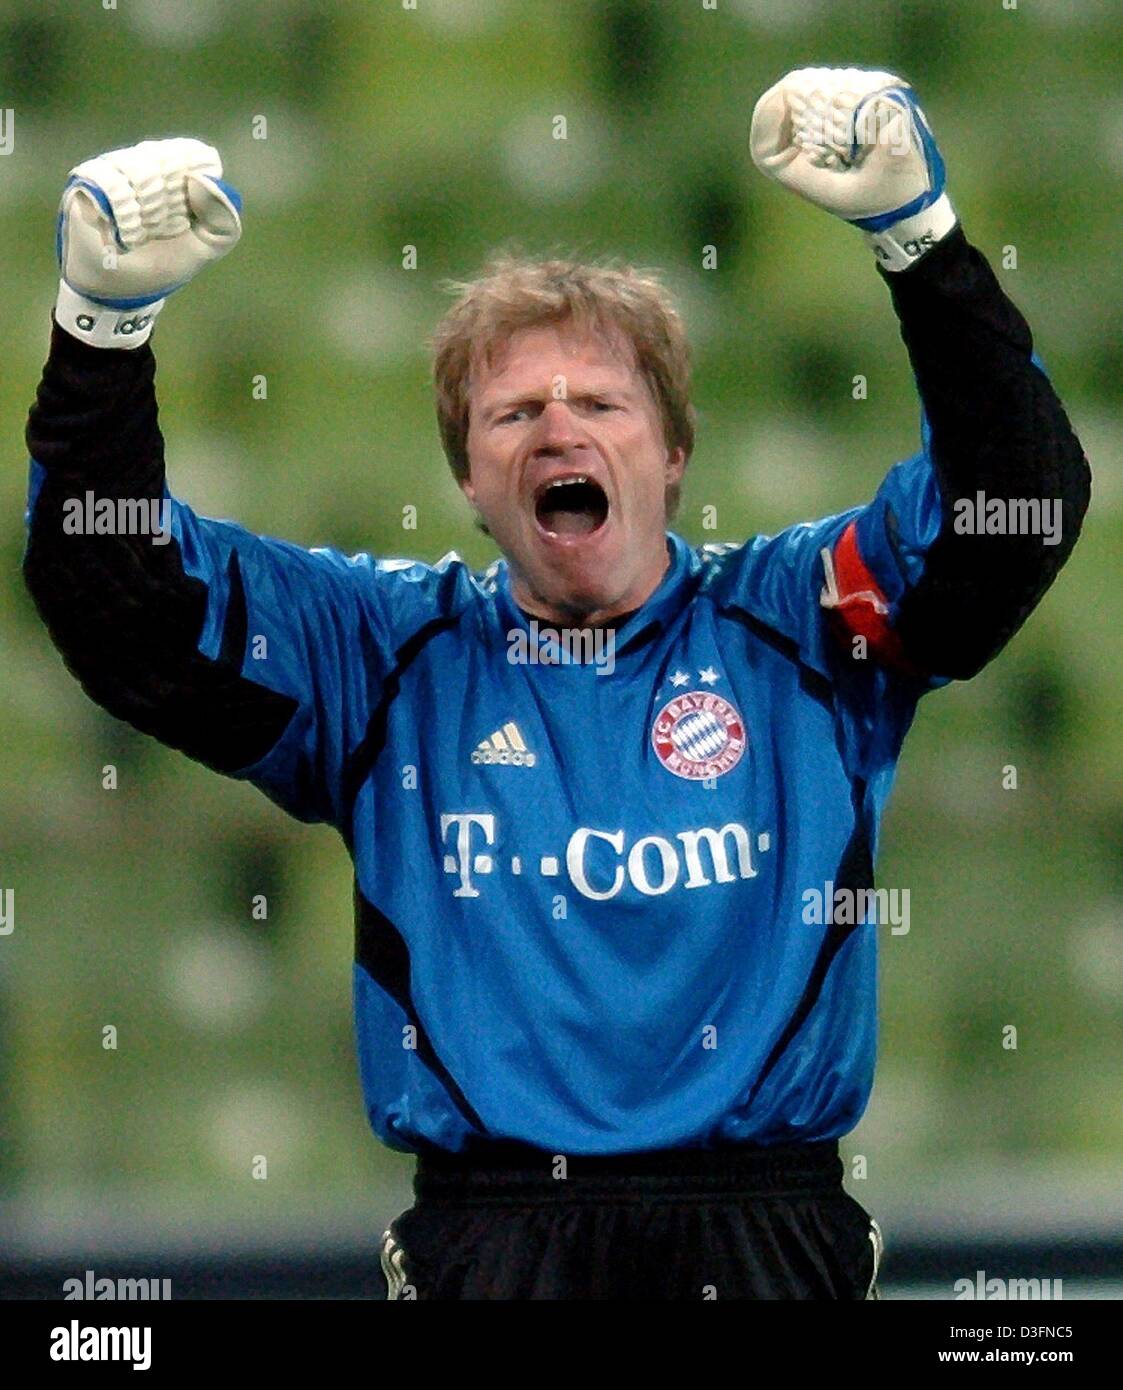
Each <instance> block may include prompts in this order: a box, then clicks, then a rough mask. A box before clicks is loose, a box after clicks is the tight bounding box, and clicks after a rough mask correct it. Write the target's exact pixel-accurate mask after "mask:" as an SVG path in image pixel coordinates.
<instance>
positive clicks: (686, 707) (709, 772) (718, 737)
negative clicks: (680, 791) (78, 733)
mask: <svg viewBox="0 0 1123 1390" xmlns="http://www.w3.org/2000/svg"><path fill="white" fill-rule="evenodd" d="M651 742H652V744H653V745H654V747H655V751H656V753H657V754H658V755H659V761H660V762H661V763H662V764H663V766H664V767H665V768H666V769H667V770H668V771H669V772H673V773H674V774H675V776H676V777H686V778H689V779H690V780H691V781H695V780H698V781H701V780H704V779H706V778H709V777H720V776H721V775H722V773H723V772H728V771H729V769H730V768H731V767H736V766H737V764H738V763H739V762H740V761H741V754H742V753H743V752H744V751H745V745H746V743H747V742H748V739H747V738H746V737H745V726H744V724H743V723H742V721H741V715H740V714H739V712H738V711H737V708H736V706H734V705H731V704H730V703H729V701H728V700H723V699H722V698H721V696H720V695H715V694H714V693H713V691H712V690H691V691H690V692H689V693H687V694H685V695H676V696H675V698H674V699H673V700H668V701H667V703H666V704H665V705H664V706H663V708H662V709H661V710H660V711H659V713H658V714H657V715H656V716H655V723H654V724H653V725H652V728H651Z"/></svg>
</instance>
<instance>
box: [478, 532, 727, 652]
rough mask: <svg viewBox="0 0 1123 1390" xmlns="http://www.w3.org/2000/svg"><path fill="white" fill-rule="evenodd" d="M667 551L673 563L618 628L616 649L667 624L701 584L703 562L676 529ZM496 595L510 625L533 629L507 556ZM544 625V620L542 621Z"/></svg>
mask: <svg viewBox="0 0 1123 1390" xmlns="http://www.w3.org/2000/svg"><path fill="white" fill-rule="evenodd" d="M667 551H668V554H669V556H670V564H669V565H668V566H667V570H666V573H665V574H664V575H663V578H662V579H661V580H660V581H659V585H658V587H657V588H656V589H655V591H654V592H653V593H652V594H651V596H650V597H649V598H648V599H647V601H646V602H645V603H643V604H641V605H640V607H639V608H637V609H636V611H635V612H634V613H633V614H632V616H631V617H630V618H629V619H628V620H627V622H625V623H623V624H621V625H620V627H618V628H617V629H616V650H617V652H622V651H625V650H627V649H628V648H631V647H636V646H641V645H642V644H643V643H645V642H648V641H650V639H651V638H652V637H653V636H654V635H655V634H656V633H657V632H658V631H659V630H661V629H662V628H663V627H665V626H666V625H667V624H668V623H669V622H670V621H671V620H672V619H673V618H674V617H675V616H676V615H677V614H678V613H679V612H680V611H681V609H682V608H683V606H684V605H685V604H686V603H687V602H689V600H690V597H691V596H692V594H693V592H694V589H695V588H696V587H697V577H698V574H699V571H700V569H701V566H700V565H699V564H698V562H697V558H696V557H695V555H694V552H693V550H692V549H691V548H690V546H689V545H688V544H687V542H686V541H684V540H683V538H682V537H681V536H677V535H675V534H674V532H672V531H668V532H667ZM495 595H496V602H497V605H498V607H499V608H500V610H501V612H502V617H503V620H504V622H505V623H506V625H507V626H508V627H509V626H511V625H512V624H513V625H517V626H519V627H522V628H524V629H526V630H528V631H529V629H530V622H531V619H530V618H529V617H528V616H527V614H525V613H524V612H523V611H522V609H521V608H520V607H519V606H518V604H517V603H516V602H515V600H514V598H513V597H512V595H511V573H510V568H509V567H508V565H507V562H506V560H500V561H499V562H498V563H497V567H496V572H495ZM540 626H544V624H540Z"/></svg>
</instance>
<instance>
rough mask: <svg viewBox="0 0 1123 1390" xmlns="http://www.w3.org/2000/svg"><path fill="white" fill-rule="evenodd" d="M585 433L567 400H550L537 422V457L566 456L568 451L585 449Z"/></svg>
mask: <svg viewBox="0 0 1123 1390" xmlns="http://www.w3.org/2000/svg"><path fill="white" fill-rule="evenodd" d="M585 442H586V440H585V435H584V431H583V430H582V429H581V428H580V425H579V422H578V421H577V419H576V418H575V416H574V414H573V411H572V410H570V408H569V402H568V401H566V400H549V401H547V402H546V404H545V405H544V406H543V408H542V412H541V414H540V415H539V416H538V421H537V437H536V439H535V442H534V453H535V454H537V455H552V454H564V453H565V452H566V450H567V449H580V448H584V447H585Z"/></svg>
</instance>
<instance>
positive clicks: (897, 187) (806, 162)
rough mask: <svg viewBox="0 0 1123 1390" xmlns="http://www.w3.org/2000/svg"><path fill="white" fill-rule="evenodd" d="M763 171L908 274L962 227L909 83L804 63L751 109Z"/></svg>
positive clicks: (755, 153) (752, 144)
mask: <svg viewBox="0 0 1123 1390" xmlns="http://www.w3.org/2000/svg"><path fill="white" fill-rule="evenodd" d="M749 148H750V150H751V152H752V157H753V161H754V163H755V164H756V166H757V168H758V169H760V170H761V171H762V172H763V173H765V174H768V175H769V177H770V178H774V179H775V180H776V181H777V182H778V183H782V184H783V185H784V187H785V188H790V189H791V190H792V192H793V193H798V194H799V195H800V197H801V198H806V199H807V200H808V201H809V202H812V203H814V204H815V205H816V206H817V207H821V208H825V209H826V211H827V212H833V213H834V214H835V215H836V216H837V217H842V218H844V219H845V220H846V221H847V222H849V223H851V224H852V225H853V226H855V227H860V228H861V229H862V231H863V232H864V233H865V235H866V240H867V242H868V243H869V245H870V246H871V247H872V248H873V250H874V252H875V254H876V255H877V257H878V259H879V260H880V261H881V263H882V265H883V266H884V267H885V268H886V269H887V270H904V269H906V268H907V267H908V266H910V265H913V264H914V263H915V262H916V261H917V260H918V259H919V258H920V257H921V256H923V255H924V254H925V252H927V251H930V250H931V249H932V247H933V246H935V245H936V243H937V242H938V241H940V240H941V239H942V238H943V237H945V236H947V234H948V233H949V232H950V231H951V230H952V228H953V227H955V225H956V215H955V212H954V210H953V209H952V205H951V203H950V202H949V201H948V196H947V194H946V193H945V192H944V184H945V173H944V161H943V160H942V159H941V158H940V152H939V150H938V149H937V148H936V142H935V140H934V139H933V136H932V131H931V128H930V127H929V125H928V122H927V120H926V119H925V116H924V112H923V111H922V110H921V109H920V106H919V105H918V103H917V100H916V94H915V93H914V92H913V90H912V88H911V87H910V86H909V84H908V83H907V82H904V81H902V80H901V78H899V77H896V76H894V74H893V73H891V72H870V71H867V70H866V69H865V68H799V69H797V70H796V71H794V72H789V73H788V74H787V76H786V77H782V78H781V79H780V81H779V82H777V83H776V85H775V86H774V87H770V88H769V89H768V91H767V92H765V94H764V95H763V96H762V97H761V99H760V100H759V101H758V102H757V104H756V109H755V110H754V111H753V123H752V129H751V131H750V134H749Z"/></svg>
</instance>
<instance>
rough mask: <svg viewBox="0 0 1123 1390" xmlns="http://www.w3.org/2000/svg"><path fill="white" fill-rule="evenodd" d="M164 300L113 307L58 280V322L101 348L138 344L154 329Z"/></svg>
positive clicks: (56, 306)
mask: <svg viewBox="0 0 1123 1390" xmlns="http://www.w3.org/2000/svg"><path fill="white" fill-rule="evenodd" d="M165 302H166V301H165V300H163V299H157V300H156V301H155V303H153V304H146V305H145V306H144V308H143V309H113V308H111V307H110V306H109V305H108V304H98V303H97V301H96V300H93V299H87V298H86V297H85V296H84V295H81V294H79V293H78V291H77V290H73V289H71V287H70V286H69V285H68V284H67V283H66V281H65V280H60V281H59V287H58V299H57V300H56V301H55V322H56V323H57V324H58V326H59V327H60V328H63V329H65V330H66V332H67V333H69V334H70V335H71V336H72V337H74V338H78V339H80V340H81V341H82V342H84V343H89V344H90V345H91V347H98V348H138V347H140V346H141V344H142V343H146V342H147V341H148V339H149V336H150V334H151V333H152V325H153V323H154V321H155V319H156V315H157V314H158V313H159V312H160V310H161V309H162V308H163V307H164V304H165Z"/></svg>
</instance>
